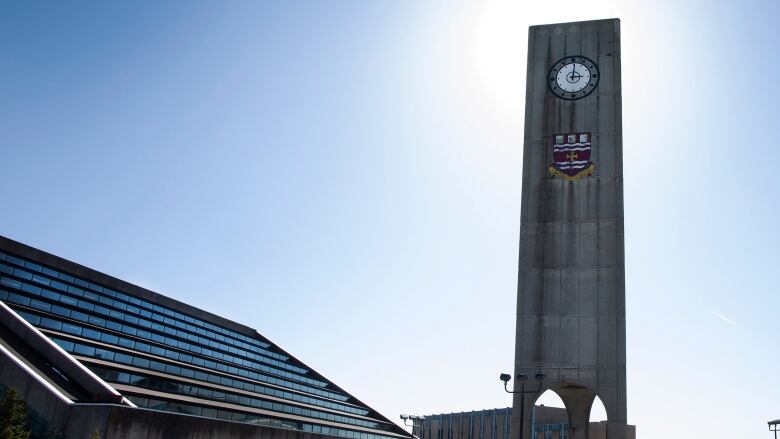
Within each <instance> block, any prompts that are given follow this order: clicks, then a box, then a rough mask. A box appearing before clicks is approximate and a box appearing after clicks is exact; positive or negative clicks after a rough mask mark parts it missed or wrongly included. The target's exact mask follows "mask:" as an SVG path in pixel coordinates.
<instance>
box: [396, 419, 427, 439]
mask: <svg viewBox="0 0 780 439" xmlns="http://www.w3.org/2000/svg"><path fill="white" fill-rule="evenodd" d="M401 419H403V421H404V425H405V426H407V427H412V437H413V438H416V436H415V435H414V427H418V428H419V429H420V431H422V423H423V421H424V420H425V416H417V415H407V414H405V413H404V414H402V415H401ZM406 421H412V423H411V424H408V423H407V422H406Z"/></svg>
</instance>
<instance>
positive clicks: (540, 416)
mask: <svg viewBox="0 0 780 439" xmlns="http://www.w3.org/2000/svg"><path fill="white" fill-rule="evenodd" d="M540 404H544V407H542V406H541V405H540ZM531 407H532V409H531V410H532V412H531V431H532V432H533V433H532V436H531V437H532V438H536V435H537V433H536V432H537V431H538V430H537V428H540V427H541V426H543V425H550V424H553V425H554V424H560V423H565V424H566V427H565V433H559V435H560V436H553V437H570V436H571V432H570V429H569V416H568V413H569V410H568V408H567V407H566V402H565V401H564V400H563V398H562V397H561V395H559V394H558V392H557V391H556V390H555V389H554V388H547V389H542V390H541V391H540V392H539V393H538V394H537V395H535V398H533V400H532V401H531ZM556 409H562V410H564V412H565V413H566V417H565V419H560V417H559V416H560V412H559V411H558V410H556ZM551 431H560V430H558V429H557V426H556V427H553V430H551ZM553 434H554V433H553Z"/></svg>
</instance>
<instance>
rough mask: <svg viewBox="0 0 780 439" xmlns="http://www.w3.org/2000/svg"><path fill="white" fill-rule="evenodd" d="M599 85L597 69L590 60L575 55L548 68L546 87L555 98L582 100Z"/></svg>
mask: <svg viewBox="0 0 780 439" xmlns="http://www.w3.org/2000/svg"><path fill="white" fill-rule="evenodd" d="M598 84H599V68H598V66H597V65H596V63H594V62H593V61H592V60H591V59H590V58H587V57H584V56H581V55H575V56H567V57H566V58H562V59H560V60H558V61H557V62H556V63H555V64H553V65H552V67H550V72H549V73H548V75H547V85H548V86H549V87H550V91H551V92H552V93H553V94H554V95H555V96H557V97H559V98H561V99H565V100H567V101H573V100H577V99H582V98H584V97H585V96H588V95H589V94H591V93H592V92H593V91H594V90H595V89H596V86H597V85H598Z"/></svg>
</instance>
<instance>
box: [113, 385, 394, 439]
mask: <svg viewBox="0 0 780 439" xmlns="http://www.w3.org/2000/svg"><path fill="white" fill-rule="evenodd" d="M128 399H129V400H130V401H132V402H133V404H135V405H137V406H138V407H144V408H149V409H153V410H163V411H169V412H176V413H186V414H189V415H196V416H204V417H207V418H216V419H225V420H228V421H235V422H245V423H249V424H258V425H267V426H270V427H278V428H290V429H295V430H300V431H306V432H310V433H321V434H327V435H331V436H340V437H345V438H349V439H398V438H396V437H392V436H384V435H379V434H373V433H366V432H360V431H352V430H344V429H341V428H336V427H328V426H325V425H314V424H308V423H305V422H298V421H291V420H279V419H272V418H268V417H265V416H261V415H257V414H253V413H243V412H235V411H230V410H218V409H213V408H209V407H200V406H196V405H191V404H183V403H180V402H176V401H162V400H159V399H152V398H143V397H139V396H132V395H131V396H128Z"/></svg>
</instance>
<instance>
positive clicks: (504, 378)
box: [498, 373, 512, 384]
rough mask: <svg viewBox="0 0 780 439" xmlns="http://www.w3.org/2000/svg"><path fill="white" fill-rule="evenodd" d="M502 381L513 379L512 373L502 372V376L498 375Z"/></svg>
mask: <svg viewBox="0 0 780 439" xmlns="http://www.w3.org/2000/svg"><path fill="white" fill-rule="evenodd" d="M498 378H499V379H500V380H501V381H503V382H504V384H506V383H508V382H509V380H511V379H512V375H509V374H508V373H502V374H501V376H499V377H498Z"/></svg>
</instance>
